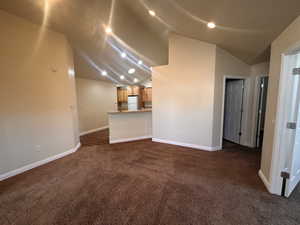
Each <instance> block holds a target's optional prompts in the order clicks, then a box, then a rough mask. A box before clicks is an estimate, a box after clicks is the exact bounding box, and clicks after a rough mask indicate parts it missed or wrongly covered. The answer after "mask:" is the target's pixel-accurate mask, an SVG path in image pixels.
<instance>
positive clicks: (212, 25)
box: [207, 22, 216, 29]
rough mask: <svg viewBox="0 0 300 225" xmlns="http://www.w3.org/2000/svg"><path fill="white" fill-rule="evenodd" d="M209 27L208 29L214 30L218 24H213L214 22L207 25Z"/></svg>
mask: <svg viewBox="0 0 300 225" xmlns="http://www.w3.org/2000/svg"><path fill="white" fill-rule="evenodd" d="M207 26H208V28H210V29H214V28H215V27H216V24H215V23H213V22H209V23H208V24H207Z"/></svg>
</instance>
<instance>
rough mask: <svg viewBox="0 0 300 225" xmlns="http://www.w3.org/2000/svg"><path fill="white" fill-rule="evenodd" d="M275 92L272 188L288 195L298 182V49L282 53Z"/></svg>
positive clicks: (299, 161) (299, 66)
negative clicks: (277, 88)
mask: <svg viewBox="0 0 300 225" xmlns="http://www.w3.org/2000/svg"><path fill="white" fill-rule="evenodd" d="M279 95H280V100H279V103H278V113H277V117H278V120H277V124H276V138H275V141H276V146H275V147H276V149H275V150H274V151H275V152H276V151H277V152H278V153H276V154H278V160H275V161H273V162H272V163H273V165H272V166H273V169H272V171H271V172H272V173H273V175H272V176H273V178H272V179H274V182H273V184H272V185H273V186H272V190H275V191H273V192H276V193H277V194H279V193H278V192H279V190H281V195H282V196H285V197H289V196H290V195H291V193H292V192H293V190H294V189H295V188H296V186H297V185H298V183H299V182H300V49H299V50H298V51H293V52H289V53H287V54H285V55H284V56H283V67H282V73H281V79H280V93H279Z"/></svg>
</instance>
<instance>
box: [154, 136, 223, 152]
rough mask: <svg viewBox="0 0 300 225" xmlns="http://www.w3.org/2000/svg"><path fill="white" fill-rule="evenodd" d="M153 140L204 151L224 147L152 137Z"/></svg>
mask: <svg viewBox="0 0 300 225" xmlns="http://www.w3.org/2000/svg"><path fill="white" fill-rule="evenodd" d="M152 141H154V142H160V143H164V144H170V145H179V146H182V147H187V148H193V149H197V150H204V151H219V150H221V149H222V147H220V146H216V147H210V146H201V145H195V144H187V143H182V142H177V141H170V140H165V139H159V138H152Z"/></svg>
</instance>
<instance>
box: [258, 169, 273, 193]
mask: <svg viewBox="0 0 300 225" xmlns="http://www.w3.org/2000/svg"><path fill="white" fill-rule="evenodd" d="M258 176H259V177H260V179H261V180H262V182H263V183H264V185H265V186H266V188H267V189H268V191H269V192H270V193H272V192H271V184H270V183H269V181H268V180H267V178H266V176H265V175H264V174H263V172H262V171H261V170H259V172H258Z"/></svg>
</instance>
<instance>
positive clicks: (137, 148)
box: [0, 131, 300, 225]
mask: <svg viewBox="0 0 300 225" xmlns="http://www.w3.org/2000/svg"><path fill="white" fill-rule="evenodd" d="M107 134H108V133H107V131H103V132H97V133H95V134H91V135H87V136H85V137H83V138H82V140H81V141H82V143H83V147H82V148H81V149H80V150H79V151H77V152H76V153H74V154H72V155H70V156H67V157H65V158H63V159H59V160H57V161H55V162H52V163H49V164H47V165H44V166H42V167H39V168H36V169H33V170H31V171H28V172H26V173H24V174H21V175H19V176H16V177H13V178H11V179H8V180H6V181H4V182H1V184H0V224H1V225H6V224H22V225H23V224H24V225H25V224H26V225H48V224H49V225H50V224H51V225H59V224H78V225H88V224H95V225H96V224H101V225H119V224H122V225H123V224H128V225H157V224H161V225H192V224H193V225H202V224H203V225H204V224H207V225H208V224H210V225H219V224H220V225H221V224H222V225H223V224H224V225H225V224H226V225H227V224H228V225H229V224H232V225H248V224H249V225H256V224H257V225H296V224H300V191H299V188H298V189H297V190H296V192H295V193H294V194H293V196H292V197H291V198H290V199H288V200H287V199H284V198H281V197H276V196H272V195H270V194H268V193H267V191H266V190H265V188H264V186H263V184H262V182H261V181H260V179H259V177H258V175H257V172H258V169H259V161H260V154H259V152H258V151H254V150H251V149H247V148H239V147H237V146H236V145H232V144H230V143H229V144H228V143H227V144H226V146H225V148H226V149H227V150H225V151H219V152H205V151H199V150H192V149H187V148H183V147H176V146H172V145H166V144H159V143H152V142H151V141H150V140H145V141H137V142H132V143H123V144H115V145H108V144H107V143H108V140H107V139H108V137H107Z"/></svg>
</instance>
